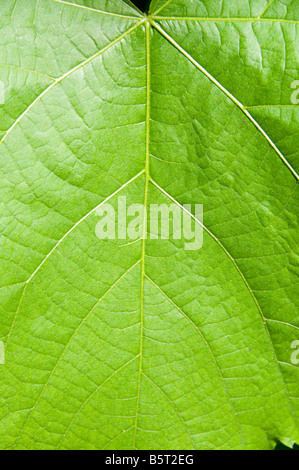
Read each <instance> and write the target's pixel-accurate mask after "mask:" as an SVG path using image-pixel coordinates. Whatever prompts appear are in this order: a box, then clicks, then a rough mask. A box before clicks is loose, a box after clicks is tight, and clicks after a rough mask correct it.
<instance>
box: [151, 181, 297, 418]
mask: <svg viewBox="0 0 299 470" xmlns="http://www.w3.org/2000/svg"><path fill="white" fill-rule="evenodd" d="M150 181H151V183H152V184H153V185H154V186H156V188H157V189H159V190H160V191H161V193H162V194H164V195H165V196H166V197H168V198H169V199H170V200H171V201H172V202H174V204H177V205H178V206H179V207H180V208H181V209H182V211H184V212H185V213H186V214H188V215H189V217H191V218H192V219H193V220H194V222H196V223H198V224H199V225H200V226H201V227H202V228H203V230H205V232H207V233H208V235H210V237H212V238H213V240H214V241H215V242H216V243H217V244H218V245H219V246H220V248H221V249H222V250H223V251H224V253H225V254H226V255H227V257H228V258H229V259H230V261H231V262H232V263H233V265H234V267H235V268H236V270H237V271H238V273H239V275H240V276H241V278H242V280H243V282H244V284H245V286H246V288H247V289H248V291H249V293H250V295H251V297H252V299H253V301H254V303H255V305H256V307H257V309H258V311H259V313H260V315H261V318H262V320H263V324H264V328H265V331H266V333H267V335H268V338H269V343H270V345H271V349H272V351H273V357H274V359H275V362H276V364H277V367H278V372H279V374H280V377H281V380H282V384H283V387H284V390H285V394H286V397H287V399H288V403H289V407H290V411H291V414H292V417H293V420H294V423H296V419H295V414H294V407H293V404H292V402H291V401H290V398H289V392H288V388H287V384H286V382H285V379H284V375H283V373H282V370H281V368H280V365H279V361H278V358H277V355H276V351H275V348H274V345H273V342H272V338H271V334H270V331H269V328H268V325H267V319H266V318H265V316H264V314H263V311H262V309H261V306H260V304H259V303H258V300H257V298H256V296H255V294H254V292H253V290H252V289H251V287H250V285H249V283H248V281H247V279H246V277H245V276H244V274H243V272H242V271H241V269H240V267H239V265H238V263H237V262H236V260H235V259H234V258H233V256H232V255H231V254H230V252H229V251H228V250H227V249H226V248H225V246H224V245H223V244H222V243H221V241H220V240H219V239H218V238H217V237H216V236H215V235H214V234H213V233H212V232H211V231H210V230H209V229H208V228H207V227H205V225H203V223H202V222H201V221H200V220H198V219H197V218H196V217H195V216H194V215H193V214H191V212H189V211H188V210H187V209H186V208H185V207H184V206H182V205H181V204H180V203H179V202H178V201H177V200H176V199H175V198H173V197H172V196H171V195H170V194H168V193H167V192H166V191H165V190H164V189H163V188H161V186H159V185H158V184H157V183H156V182H155V181H154V180H153V179H151V180H150Z"/></svg>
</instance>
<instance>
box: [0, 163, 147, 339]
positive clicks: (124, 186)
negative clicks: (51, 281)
mask: <svg viewBox="0 0 299 470" xmlns="http://www.w3.org/2000/svg"><path fill="white" fill-rule="evenodd" d="M144 172H145V170H142V171H141V172H140V173H138V174H137V175H135V176H134V177H133V178H131V179H130V180H129V181H127V182H126V183H125V184H123V185H122V186H121V187H120V188H118V189H117V190H116V191H114V193H113V194H110V196H108V197H107V198H106V199H105V200H104V201H102V202H101V203H100V204H98V205H97V206H96V207H94V208H93V209H91V211H90V212H88V214H85V215H84V216H83V217H82V218H81V219H80V220H79V221H78V222H76V224H75V225H73V226H72V227H71V228H70V230H69V231H68V232H66V233H65V234H64V235H63V237H62V238H61V239H60V240H59V241H58V242H57V243H56V245H55V246H54V247H53V248H52V249H51V251H50V252H49V253H48V254H47V256H46V257H45V258H44V259H43V261H42V262H41V263H40V264H39V265H38V267H37V268H36V269H35V271H34V272H33V273H32V274H31V276H30V277H29V278H28V279H27V281H26V282H25V286H24V290H23V294H22V296H21V298H20V302H19V305H18V308H17V311H16V315H15V318H14V320H13V322H12V325H11V328H10V331H9V334H8V336H7V341H6V344H8V341H9V338H10V335H11V332H12V330H13V328H14V325H15V323H16V319H17V316H18V313H19V310H20V306H21V303H22V301H23V298H24V295H25V292H26V289H27V286H28V284H29V283H30V281H31V280H32V278H33V277H34V276H35V275H36V273H37V272H38V271H39V270H40V268H41V267H42V266H43V265H44V264H45V262H46V261H47V260H48V259H49V258H50V256H51V255H52V253H53V252H54V251H55V250H56V249H57V248H58V246H59V245H60V244H61V243H62V242H63V241H64V240H65V239H66V238H67V237H68V236H69V235H70V233H72V232H73V230H75V228H77V227H78V225H80V224H81V223H82V222H83V221H84V220H86V219H87V218H88V217H89V216H90V215H91V214H92V213H93V212H95V211H96V210H97V209H98V208H100V207H101V206H102V205H104V204H106V203H107V202H108V201H110V200H111V199H112V198H113V197H114V196H116V195H117V194H118V193H119V192H121V191H122V190H123V189H124V188H126V187H127V186H128V185H129V184H130V183H132V182H133V181H135V180H136V179H137V178H139V177H140V176H141V175H143V173H144Z"/></svg>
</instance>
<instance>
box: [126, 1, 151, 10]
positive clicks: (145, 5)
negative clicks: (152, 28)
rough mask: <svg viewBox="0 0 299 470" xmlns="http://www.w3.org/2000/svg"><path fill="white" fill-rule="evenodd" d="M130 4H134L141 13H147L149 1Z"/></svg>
mask: <svg viewBox="0 0 299 470" xmlns="http://www.w3.org/2000/svg"><path fill="white" fill-rule="evenodd" d="M131 2H132V3H134V5H136V7H138V8H139V10H141V11H147V9H148V6H149V4H150V1H148V0H131Z"/></svg>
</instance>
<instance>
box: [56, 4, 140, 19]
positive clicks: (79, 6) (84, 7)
mask: <svg viewBox="0 0 299 470" xmlns="http://www.w3.org/2000/svg"><path fill="white" fill-rule="evenodd" d="M53 1H54V2H55V3H61V4H62V5H67V6H72V7H75V8H81V9H83V10H87V11H94V12H97V13H101V14H102V15H108V16H116V17H119V18H130V19H135V18H136V17H137V15H136V16H126V15H120V14H118V13H110V12H108V11H103V10H97V9H96V8H91V7H86V6H84V5H78V4H77V3H71V2H65V1H63V0H53ZM137 13H138V11H137V10H136V14H137Z"/></svg>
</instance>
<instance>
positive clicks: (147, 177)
mask: <svg viewBox="0 0 299 470" xmlns="http://www.w3.org/2000/svg"><path fill="white" fill-rule="evenodd" d="M145 28H146V142H145V188H144V211H143V235H142V254H141V294H140V295H141V306H140V363H139V374H138V389H137V404H136V416H135V428H134V438H133V449H136V437H137V426H138V411H139V404H140V386H141V374H142V350H143V317H144V277H145V245H146V234H147V204H148V185H149V181H150V167H149V164H150V91H151V90H150V89H151V85H150V83H151V82H150V75H151V71H150V23H149V22H148V21H146V23H145Z"/></svg>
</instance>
